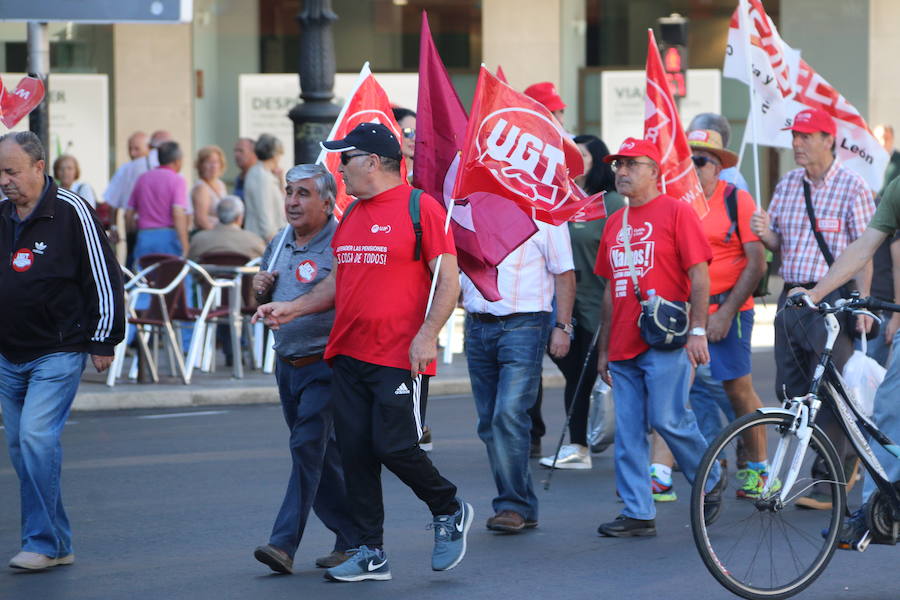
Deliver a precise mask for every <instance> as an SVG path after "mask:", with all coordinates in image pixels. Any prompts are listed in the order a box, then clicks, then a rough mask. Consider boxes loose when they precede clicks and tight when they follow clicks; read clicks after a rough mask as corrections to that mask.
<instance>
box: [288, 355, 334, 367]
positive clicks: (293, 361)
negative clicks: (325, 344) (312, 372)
mask: <svg viewBox="0 0 900 600" xmlns="http://www.w3.org/2000/svg"><path fill="white" fill-rule="evenodd" d="M323 356H325V355H324V354H323V353H321V352H319V353H318V354H310V355H309V356H296V357H291V358H285V357H283V356H279V357H278V358H280V359H281V360H282V362H286V363H287V364H289V365H291V366H292V367H305V366H307V365H311V364H313V363H314V362H319V361H320V360H322V357H323Z"/></svg>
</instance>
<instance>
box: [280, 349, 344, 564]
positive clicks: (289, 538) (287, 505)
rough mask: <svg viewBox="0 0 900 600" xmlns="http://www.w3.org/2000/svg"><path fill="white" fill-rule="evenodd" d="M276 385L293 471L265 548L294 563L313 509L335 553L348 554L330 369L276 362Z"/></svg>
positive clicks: (327, 367)
mask: <svg viewBox="0 0 900 600" xmlns="http://www.w3.org/2000/svg"><path fill="white" fill-rule="evenodd" d="M275 379H276V380H277V382H278V393H279V395H280V396H281V407H282V410H283V411H284V420H285V421H286V422H287V426H288V429H290V432H291V436H290V447H291V460H292V465H291V477H290V480H289V481H288V487H287V491H286V492H285V494H284V502H283V503H282V505H281V510H279V511H278V516H277V517H276V518H275V525H274V526H273V527H272V536H271V537H270V538H269V543H270V544H272V545H273V546H276V547H277V548H280V549H282V550H284V551H285V552H287V553H288V554H289V555H290V556H291V557H293V556H294V553H295V552H296V551H297V547H298V546H299V545H300V540H301V538H302V537H303V530H304V529H305V528H306V519H307V518H308V517H309V510H310V508H312V509H313V510H314V511H315V513H316V516H318V517H319V519H321V521H322V523H324V524H325V526H326V527H327V528H328V529H330V530H331V531H333V532H334V534H335V536H336V539H335V543H334V549H335V550H340V551H343V550H346V549H347V548H349V547H350V543H351V541H352V540H353V539H355V537H356V536H355V533H354V530H353V524H352V521H351V520H350V517H349V510H348V505H347V490H346V487H345V485H344V474H343V471H342V469H341V457H340V454H339V452H338V447H337V442H336V441H335V437H334V427H333V411H332V401H331V368H330V367H329V366H328V365H327V364H326V363H325V361H321V360H320V361H318V362H315V363H313V364H311V365H306V366H303V367H293V366H291V365H289V364H287V363H285V362H284V361H282V360H280V359H279V360H276V361H275Z"/></svg>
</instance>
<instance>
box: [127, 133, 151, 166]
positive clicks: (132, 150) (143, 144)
mask: <svg viewBox="0 0 900 600" xmlns="http://www.w3.org/2000/svg"><path fill="white" fill-rule="evenodd" d="M149 153H150V138H149V137H148V136H147V134H146V133H145V132H143V131H135V132H134V133H132V134H131V135H130V136H129V137H128V157H129V158H131V160H134V159H136V158H141V157H142V156H147V155H148V154H149Z"/></svg>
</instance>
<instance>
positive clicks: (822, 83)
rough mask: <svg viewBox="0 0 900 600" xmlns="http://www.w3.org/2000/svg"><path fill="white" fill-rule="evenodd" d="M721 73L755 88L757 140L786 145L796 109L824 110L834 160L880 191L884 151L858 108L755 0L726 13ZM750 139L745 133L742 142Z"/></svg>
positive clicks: (886, 160) (885, 156) (750, 135)
mask: <svg viewBox="0 0 900 600" xmlns="http://www.w3.org/2000/svg"><path fill="white" fill-rule="evenodd" d="M742 11H743V13H742ZM742 14H743V18H741V16H742ZM748 55H749V56H748ZM747 61H749V62H750V69H748V68H747ZM723 74H724V75H725V77H730V78H732V79H737V80H739V81H742V82H744V83H745V84H747V85H752V86H753V89H754V90H755V91H756V95H757V98H758V99H759V101H758V102H754V112H753V113H752V118H753V119H755V120H756V142H757V143H758V144H761V145H765V146H775V147H780V148H790V147H791V132H790V131H782V128H784V127H788V126H790V125H791V123H792V122H793V118H794V116H795V115H796V114H797V113H798V112H800V111H801V110H805V109H807V108H818V109H821V110H824V111H825V112H827V113H828V114H829V115H831V116H832V118H834V120H835V124H836V125H837V135H835V151H836V154H837V156H838V158H839V159H840V160H841V162H842V163H843V164H844V166H846V167H848V168H850V169H852V170H854V171H856V172H857V173H858V174H859V175H861V176H862V177H863V178H864V179H865V180H866V183H867V184H868V185H869V187H870V188H872V189H873V190H879V189H881V185H882V182H883V179H884V171H885V168H886V167H887V163H888V160H889V156H888V154H887V152H886V151H885V150H884V148H882V147H881V145H880V144H879V143H878V140H877V139H875V136H873V135H872V133H871V132H870V131H869V128H868V125H866V122H865V120H864V119H863V118H862V116H861V115H860V114H859V111H858V110H856V108H855V107H854V106H853V105H851V104H850V103H849V102H847V100H846V98H844V96H842V95H841V94H840V93H839V92H838V91H837V90H836V89H835V88H834V87H833V86H831V84H829V83H828V82H827V81H826V80H825V79H824V78H823V77H822V76H821V75H819V74H818V73H817V72H816V71H815V69H813V68H812V67H811V66H810V65H809V63H807V62H806V61H805V60H803V59H802V58H801V57H800V52H798V51H797V50H795V49H793V48H791V47H790V46H789V45H788V44H787V43H786V42H785V41H784V40H783V39H782V38H781V36H780V35H779V34H778V30H777V29H776V28H775V24H774V23H773V22H772V19H771V18H769V16H768V15H767V14H766V11H765V9H764V8H763V5H762V3H761V2H760V1H759V0H740V2H739V3H738V8H737V9H735V12H734V14H733V15H732V17H731V24H730V27H729V29H728V46H727V49H726V52H725V64H724V67H723ZM752 139H753V138H752V134H750V133H749V132H748V135H747V136H746V140H748V142H749V141H752Z"/></svg>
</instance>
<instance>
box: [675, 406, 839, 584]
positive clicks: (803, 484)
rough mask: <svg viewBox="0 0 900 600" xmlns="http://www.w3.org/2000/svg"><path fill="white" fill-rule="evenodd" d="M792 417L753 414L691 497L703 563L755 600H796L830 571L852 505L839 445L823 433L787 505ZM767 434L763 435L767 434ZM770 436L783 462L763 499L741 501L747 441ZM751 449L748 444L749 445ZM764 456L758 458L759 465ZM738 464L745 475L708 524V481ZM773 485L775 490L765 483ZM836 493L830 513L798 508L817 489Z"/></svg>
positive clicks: (727, 437)
mask: <svg viewBox="0 0 900 600" xmlns="http://www.w3.org/2000/svg"><path fill="white" fill-rule="evenodd" d="M791 423H792V417H791V416H790V415H788V414H787V413H768V414H764V413H751V414H749V415H745V416H743V417H741V418H739V419H737V420H735V421H734V422H733V423H731V424H730V425H729V426H727V427H726V428H725V429H724V430H723V431H722V433H721V434H719V437H717V438H716V440H715V441H714V442H713V443H712V444H710V446H709V448H708V449H707V451H706V454H705V455H704V456H703V460H702V461H701V463H700V468H699V470H698V472H697V478H696V480H695V482H694V487H693V493H692V496H691V528H692V530H693V533H694V542H695V544H696V545H697V550H698V551H699V552H700V557H701V558H702V559H703V562H704V564H705V565H706V568H707V569H709V571H710V573H712V575H713V576H714V577H715V578H716V579H717V580H718V581H719V583H721V584H722V585H723V586H725V587H726V588H727V589H728V590H730V591H731V592H733V593H734V594H737V595H738V596H742V597H744V598H749V599H752V600H769V599H778V598H787V597H789V596H792V595H794V594H796V593H798V592H800V591H801V590H803V589H804V588H806V587H807V586H808V585H809V584H810V583H812V582H813V581H815V579H816V577H818V576H819V574H820V573H821V572H822V570H823V569H825V567H826V566H827V565H828V561H829V560H830V559H831V556H832V555H833V554H834V550H835V539H836V538H837V535H838V533H839V531H840V526H841V523H842V521H843V516H844V506H845V505H846V499H845V494H844V485H843V483H842V482H843V470H842V467H841V465H840V461H839V460H838V457H837V453H836V452H835V450H834V446H833V445H832V444H831V442H830V441H829V440H828V438H827V437H826V436H825V435H824V434H823V433H822V431H821V430H820V429H818V428H814V429H813V432H812V437H811V439H810V443H809V448H808V449H807V451H806V452H805V455H804V456H803V457H801V458H802V460H803V462H802V465H801V467H800V471H799V475H798V477H797V480H796V482H795V483H794V485H793V486H792V488H791V489H790V490H789V491H788V493H787V494H786V495H785V496H784V498H785V499H784V501H783V502H782V501H781V500H780V497H781V495H782V489H781V487H782V485H783V482H785V481H786V479H787V473H788V470H789V469H790V466H791V462H792V461H793V460H794V455H795V454H796V453H797V449H798V443H799V442H798V440H797V438H796V437H795V436H794V435H793V434H791V433H790V432H789V428H790V425H791ZM760 432H762V433H760ZM763 434H764V439H765V440H766V452H767V456H768V458H769V460H771V459H772V458H773V457H774V456H775V455H776V450H777V449H778V448H779V446H781V447H782V448H783V450H784V451H785V452H784V460H782V461H781V463H782V464H781V466H780V468H778V472H774V469H775V467H774V465H770V466H769V473H768V474H767V477H766V478H764V479H761V481H762V483H761V484H760V485H759V488H758V489H757V493H758V495H759V497H758V498H752V499H747V498H738V497H736V495H735V494H734V493H729V492H728V489H734V487H735V486H736V487H740V485H741V484H739V483H738V479H739V478H741V476H743V479H744V480H745V481H746V480H747V477H748V473H747V472H746V471H742V470H741V468H742V466H743V465H742V463H743V462H745V461H746V460H747V458H746V456H745V454H744V451H745V449H744V448H742V449H741V450H740V451H739V449H738V444H739V442H740V441H742V440H743V441H747V442H749V441H750V440H753V439H757V440H759V439H760V438H758V437H757V438H754V435H756V436H760V435H763ZM745 446H746V444H745ZM817 457H822V459H823V460H822V461H821V468H820V469H818V470H817V472H819V473H820V474H819V475H817V476H816V478H815V479H813V476H812V475H811V467H812V463H813V461H814V460H815V459H816V458H817ZM758 458H760V457H757V459H758ZM717 460H720V461H727V464H730V465H737V467H738V471H737V472H734V471H732V472H731V473H728V472H726V471H724V470H723V476H725V477H727V478H728V479H727V480H726V481H727V483H728V488H727V489H726V490H725V491H723V492H722V507H721V510H720V512H719V515H718V517H717V518H716V519H715V520H714V521H713V522H712V523H710V524H708V525H707V524H706V523H704V507H703V497H704V494H703V490H705V489H707V488H709V487H710V485H709V481H708V479H709V478H710V477H711V475H710V474H711V471H712V468H713V465H714V464H715V461H717ZM766 481H769V482H771V483H770V484H769V488H768V490H766V489H764V487H763V486H764V485H765V482H766ZM813 486H816V489H817V490H818V491H821V492H830V493H831V497H832V506H831V509H830V510H805V509H802V508H798V507H796V506H795V505H794V502H795V501H796V499H797V498H799V497H800V496H804V495H806V494H808V493H809V492H811V491H812V489H813Z"/></svg>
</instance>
